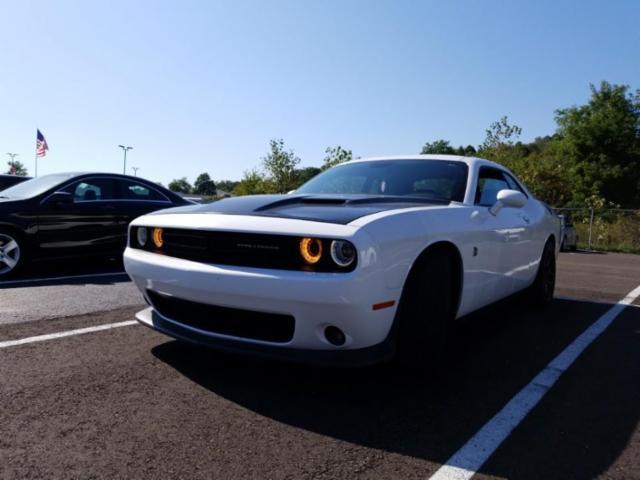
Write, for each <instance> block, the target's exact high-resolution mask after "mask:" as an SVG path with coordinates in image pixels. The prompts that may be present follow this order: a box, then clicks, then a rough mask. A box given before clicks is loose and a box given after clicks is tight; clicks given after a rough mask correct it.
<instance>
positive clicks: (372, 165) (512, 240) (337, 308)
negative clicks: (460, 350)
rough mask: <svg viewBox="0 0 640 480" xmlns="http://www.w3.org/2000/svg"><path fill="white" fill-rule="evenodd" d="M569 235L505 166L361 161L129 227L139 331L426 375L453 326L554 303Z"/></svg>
mask: <svg viewBox="0 0 640 480" xmlns="http://www.w3.org/2000/svg"><path fill="white" fill-rule="evenodd" d="M559 235H560V223H559V220H558V218H557V217H556V216H555V215H554V214H553V213H552V212H551V210H550V209H549V208H548V207H547V206H546V205H545V204H543V203H542V202H540V201H538V200H536V199H535V198H534V197H533V196H532V195H531V194H530V193H529V192H528V191H527V189H526V187H525V186H524V185H523V184H522V183H521V182H520V181H519V180H518V179H516V178H515V176H514V175H513V174H512V173H511V172H510V171H509V170H507V169H505V168H504V167H502V166H500V165H498V164H495V163H493V162H490V161H487V160H483V159H479V158H469V157H457V156H449V155H420V156H408V157H385V158H370V159H359V160H354V161H350V162H347V163H345V164H342V165H339V166H336V167H333V168H331V169H329V170H327V171H326V172H324V173H322V174H320V175H318V176H317V177H315V178H313V179H312V180H310V181H309V182H307V183H306V184H305V185H303V186H302V187H301V188H299V189H298V190H297V191H295V192H294V193H290V194H288V195H256V196H246V197H235V198H228V199H225V200H221V201H218V202H215V203H211V204H208V205H194V206H188V207H179V208H174V209H168V210H163V211H159V212H155V213H152V214H149V215H145V216H143V217H140V218H138V219H136V220H135V221H134V222H133V223H132V224H131V227H130V232H129V244H128V247H127V249H126V251H125V254H124V262H125V268H126V270H127V272H128V274H129V275H130V277H131V278H132V279H133V281H134V282H135V284H136V285H137V286H138V288H139V289H140V290H141V292H142V293H143V295H144V297H145V299H146V300H147V302H148V303H149V305H150V306H149V308H147V309H145V310H143V311H141V312H139V313H138V314H137V319H138V320H139V321H140V322H141V323H143V324H144V325H147V326H149V327H152V328H154V329H156V330H158V331H160V332H163V333H165V334H167V335H170V336H172V337H174V338H177V339H180V340H184V341H189V342H193V343H197V344H201V345H206V346H210V347H214V348H217V349H221V350H226V351H232V352H242V353H250V354H255V355H263V356H269V357H279V358H284V359H289V360H295V361H302V362H309V363H320V364H330V365H351V366H362V365H367V364H372V363H376V362H381V361H384V360H388V359H390V358H392V357H393V356H395V355H399V356H400V358H403V359H406V360H408V361H411V362H429V361H432V360H434V359H435V358H436V357H437V355H438V354H439V353H440V352H441V350H442V348H443V345H444V343H445V338H446V336H447V330H448V328H449V327H450V325H451V324H452V322H453V321H454V320H455V319H457V318H459V317H462V316H464V315H466V314H468V313H470V312H473V311H475V310H478V309H480V308H482V307H484V306H486V305H488V304H491V303H493V302H496V301H497V300H500V299H502V298H504V297H507V296H509V295H511V294H514V293H516V292H520V291H525V292H526V296H525V298H527V299H528V300H529V301H530V302H531V303H532V304H538V305H544V304H546V303H548V302H549V301H550V300H551V299H552V297H553V290H554V286H555V265H556V255H557V252H558V250H559V243H560V242H559Z"/></svg>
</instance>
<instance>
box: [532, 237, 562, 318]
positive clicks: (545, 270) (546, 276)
mask: <svg viewBox="0 0 640 480" xmlns="http://www.w3.org/2000/svg"><path fill="white" fill-rule="evenodd" d="M555 286H556V252H555V248H554V243H553V240H551V239H550V240H548V241H547V243H546V244H545V246H544V249H543V250H542V256H541V257H540V264H539V265H538V272H537V273H536V278H535V280H534V281H533V284H532V285H531V287H529V292H528V293H529V299H530V302H531V304H532V306H534V307H545V306H547V305H549V304H550V303H551V300H553V291H554V290H555Z"/></svg>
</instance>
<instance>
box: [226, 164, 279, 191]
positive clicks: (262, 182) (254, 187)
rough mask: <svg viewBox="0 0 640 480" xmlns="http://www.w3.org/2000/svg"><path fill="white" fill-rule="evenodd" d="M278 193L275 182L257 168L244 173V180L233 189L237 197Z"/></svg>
mask: <svg viewBox="0 0 640 480" xmlns="http://www.w3.org/2000/svg"><path fill="white" fill-rule="evenodd" d="M276 192H277V190H276V185H275V184H274V183H273V181H271V179H269V178H268V177H267V176H266V175H264V174H263V173H262V172H260V171H259V170H257V169H255V168H254V169H252V170H248V171H246V172H244V175H243V177H242V180H240V181H239V182H238V184H237V185H236V186H235V188H234V189H233V193H234V194H235V195H257V194H261V193H276Z"/></svg>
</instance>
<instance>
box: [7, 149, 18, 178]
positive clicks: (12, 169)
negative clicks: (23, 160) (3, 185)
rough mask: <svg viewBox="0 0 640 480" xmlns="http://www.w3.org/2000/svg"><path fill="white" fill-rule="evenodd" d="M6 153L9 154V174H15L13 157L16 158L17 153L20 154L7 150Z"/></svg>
mask: <svg viewBox="0 0 640 480" xmlns="http://www.w3.org/2000/svg"><path fill="white" fill-rule="evenodd" d="M7 155H9V156H10V157H11V163H10V166H11V170H10V172H11V175H15V171H16V164H15V158H16V157H17V156H18V155H20V154H19V153H9V152H7Z"/></svg>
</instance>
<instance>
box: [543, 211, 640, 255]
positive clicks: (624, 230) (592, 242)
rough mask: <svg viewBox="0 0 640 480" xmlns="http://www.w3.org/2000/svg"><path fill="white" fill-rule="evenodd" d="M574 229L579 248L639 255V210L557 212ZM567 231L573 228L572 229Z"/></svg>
mask: <svg viewBox="0 0 640 480" xmlns="http://www.w3.org/2000/svg"><path fill="white" fill-rule="evenodd" d="M554 210H555V212H556V214H558V215H564V216H565V222H566V224H567V225H568V226H569V225H571V224H572V225H573V227H574V228H575V230H576V234H577V236H578V248H580V249H584V250H602V251H610V252H627V253H640V210H625V209H598V208H556V209H554ZM568 228H571V227H570V226H569V227H568Z"/></svg>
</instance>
